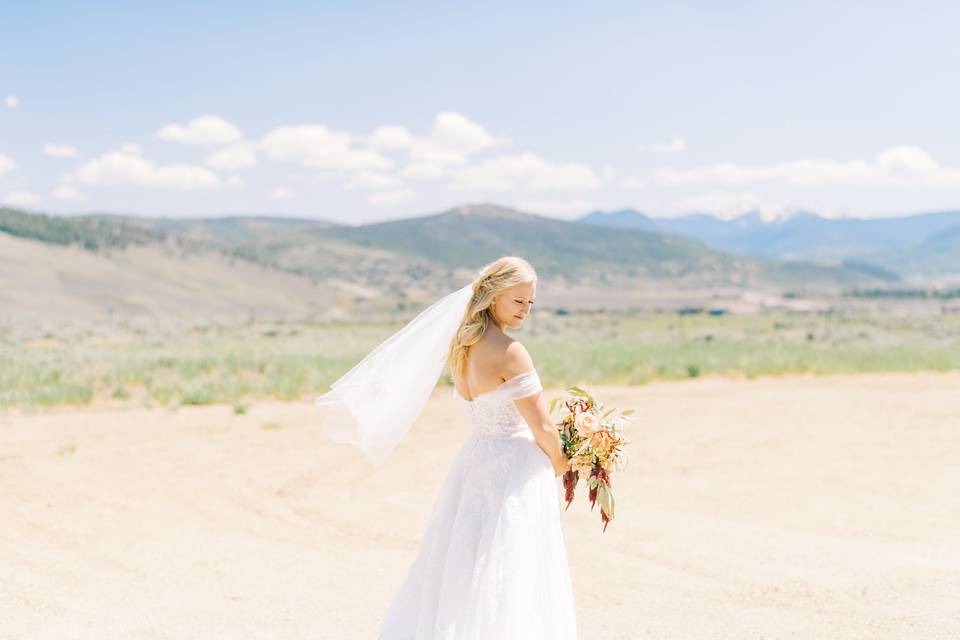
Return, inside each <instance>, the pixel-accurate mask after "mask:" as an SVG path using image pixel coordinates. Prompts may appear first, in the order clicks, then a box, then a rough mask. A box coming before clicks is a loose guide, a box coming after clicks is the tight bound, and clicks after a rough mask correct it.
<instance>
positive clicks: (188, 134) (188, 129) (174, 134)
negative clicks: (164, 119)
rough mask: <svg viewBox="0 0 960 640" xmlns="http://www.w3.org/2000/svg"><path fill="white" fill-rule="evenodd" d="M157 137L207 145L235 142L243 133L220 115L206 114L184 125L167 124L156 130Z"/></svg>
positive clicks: (182, 142)
mask: <svg viewBox="0 0 960 640" xmlns="http://www.w3.org/2000/svg"><path fill="white" fill-rule="evenodd" d="M157 137H158V138H160V139H161V140H169V141H171V142H179V143H181V144H197V145H207V144H229V143H231V142H236V141H238V140H240V139H241V138H242V137H243V134H241V133H240V130H239V129H237V128H236V127H235V126H233V125H232V124H231V123H229V122H227V121H226V120H224V119H223V118H221V117H220V116H213V115H208V116H200V117H199V118H194V119H193V120H191V121H190V122H188V123H187V124H185V125H182V124H168V125H166V126H165V127H163V128H162V129H160V130H159V131H157Z"/></svg>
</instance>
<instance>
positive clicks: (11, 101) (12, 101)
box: [4, 96, 20, 109]
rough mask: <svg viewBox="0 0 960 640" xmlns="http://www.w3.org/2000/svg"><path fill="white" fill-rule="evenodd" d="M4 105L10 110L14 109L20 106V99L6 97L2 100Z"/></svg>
mask: <svg viewBox="0 0 960 640" xmlns="http://www.w3.org/2000/svg"><path fill="white" fill-rule="evenodd" d="M4 103H5V104H6V105H7V106H8V107H10V108H11V109H16V108H17V107H18V106H20V98H18V97H17V96H7V97H6V98H5V99H4Z"/></svg>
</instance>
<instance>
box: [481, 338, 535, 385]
mask: <svg viewBox="0 0 960 640" xmlns="http://www.w3.org/2000/svg"><path fill="white" fill-rule="evenodd" d="M484 338H487V336H484ZM481 342H482V343H483V344H482V347H481V349H478V350H477V353H476V356H478V357H477V360H478V364H479V361H483V363H484V365H486V367H489V368H490V369H493V370H495V371H498V372H500V377H502V378H504V379H507V378H512V377H513V376H515V375H517V374H519V373H525V372H527V371H530V370H531V369H533V359H532V358H531V357H530V353H529V352H528V351H527V349H526V347H524V346H523V344H522V343H521V342H520V341H519V340H516V339H514V338H511V337H510V336H507V335H503V334H500V335H498V336H489V339H487V340H483V339H481ZM478 346H480V345H478Z"/></svg>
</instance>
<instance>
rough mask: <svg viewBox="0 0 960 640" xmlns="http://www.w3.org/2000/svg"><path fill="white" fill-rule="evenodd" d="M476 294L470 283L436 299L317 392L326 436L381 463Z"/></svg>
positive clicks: (426, 392)
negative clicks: (357, 449) (321, 391)
mask: <svg viewBox="0 0 960 640" xmlns="http://www.w3.org/2000/svg"><path fill="white" fill-rule="evenodd" d="M472 296H473V285H472V284H468V285H466V286H464V287H462V288H460V289H458V290H456V291H454V292H453V293H449V294H447V295H445V296H444V297H443V298H441V299H439V300H437V301H436V302H434V303H433V304H431V305H430V306H429V307H427V308H426V309H424V310H423V311H421V312H420V313H419V314H418V315H417V316H416V317H415V318H414V319H413V320H411V321H410V322H408V323H407V324H406V326H404V327H403V328H402V329H400V330H399V331H397V332H396V333H394V334H393V335H392V336H390V337H389V338H387V340H385V341H384V342H383V343H382V344H380V345H379V346H378V347H377V348H375V349H374V350H373V351H371V352H370V353H369V354H367V355H366V356H365V357H364V358H363V359H362V360H361V361H360V362H358V363H357V364H356V365H355V366H354V367H353V368H352V369H350V370H349V371H347V372H346V373H345V374H343V376H341V377H340V379H339V380H337V381H336V382H334V383H333V384H332V385H330V391H328V392H327V393H325V394H323V395H320V396H317V397H316V398H315V399H314V405H315V406H317V407H323V408H326V409H328V411H327V414H326V417H325V419H324V421H323V428H324V431H325V432H326V434H327V436H328V437H329V438H330V439H331V440H333V441H334V442H340V443H348V444H352V445H355V446H357V447H359V448H360V450H361V451H362V452H363V453H364V455H366V456H367V458H368V459H369V460H370V461H371V462H372V463H373V464H374V465H375V466H376V467H380V466H382V465H383V463H384V462H385V461H386V460H387V458H388V457H389V456H390V454H391V453H392V452H393V449H394V448H395V447H396V446H397V444H398V443H399V442H400V440H402V439H403V437H404V436H405V435H406V434H407V432H408V431H409V430H410V427H411V425H413V423H414V421H415V420H416V419H417V416H419V415H420V413H421V411H423V407H424V405H425V404H426V402H427V400H428V399H429V397H430V392H431V391H433V389H434V387H435V386H436V385H437V380H439V378H440V374H441V373H442V372H443V367H444V364H445V363H446V359H447V351H448V349H449V348H450V342H451V341H452V340H453V337H454V336H455V335H456V332H457V329H458V328H459V327H460V322H461V321H462V320H463V316H464V314H465V313H466V310H467V304H468V303H469V302H470V298H471V297H472Z"/></svg>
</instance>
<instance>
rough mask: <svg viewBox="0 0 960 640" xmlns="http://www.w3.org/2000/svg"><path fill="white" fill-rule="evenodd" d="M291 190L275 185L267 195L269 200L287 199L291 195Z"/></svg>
mask: <svg viewBox="0 0 960 640" xmlns="http://www.w3.org/2000/svg"><path fill="white" fill-rule="evenodd" d="M293 195H294V194H293V191H291V190H290V189H287V188H286V187H277V188H276V189H274V190H273V191H271V192H270V193H269V195H267V197H268V198H269V199H271V200H289V199H290V198H292V197H293Z"/></svg>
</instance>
